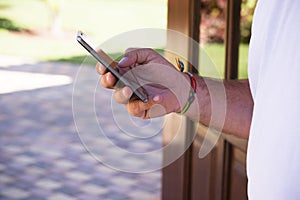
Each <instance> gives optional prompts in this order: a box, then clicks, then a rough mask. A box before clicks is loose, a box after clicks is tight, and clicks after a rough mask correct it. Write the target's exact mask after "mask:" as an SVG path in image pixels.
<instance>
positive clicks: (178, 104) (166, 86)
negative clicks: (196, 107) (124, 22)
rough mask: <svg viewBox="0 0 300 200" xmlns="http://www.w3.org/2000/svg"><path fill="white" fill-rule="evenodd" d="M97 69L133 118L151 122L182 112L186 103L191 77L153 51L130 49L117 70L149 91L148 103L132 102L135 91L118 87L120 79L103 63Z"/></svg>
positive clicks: (104, 82)
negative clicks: (154, 119) (150, 119)
mask: <svg viewBox="0 0 300 200" xmlns="http://www.w3.org/2000/svg"><path fill="white" fill-rule="evenodd" d="M96 67H97V72H98V73H99V74H101V75H102V77H101V84H102V86H103V87H106V88H111V89H112V88H113V89H115V92H114V94H113V98H114V100H115V101H116V102H118V103H122V104H125V105H126V108H127V110H128V112H129V113H130V114H131V115H133V116H136V117H140V118H144V119H147V118H153V117H159V116H163V115H165V114H168V113H171V112H180V111H181V109H182V107H183V106H184V104H185V102H186V99H187V96H188V93H189V89H190V80H189V77H188V76H187V75H185V74H184V73H182V72H179V71H178V70H177V69H176V68H175V67H174V66H173V65H172V64H171V63H169V62H168V61H167V60H166V59H164V58H163V57H162V56H161V55H159V54H158V53H157V52H155V51H154V50H152V49H127V50H126V52H125V55H124V57H123V59H122V60H121V61H120V62H119V63H118V66H117V67H118V70H119V72H120V73H121V75H123V76H125V77H126V78H129V79H131V80H134V81H136V82H138V83H139V84H140V85H141V86H142V87H143V88H144V89H145V90H146V91H147V93H148V95H149V96H148V98H149V101H148V102H147V103H143V102H142V101H140V100H131V99H130V97H131V96H132V94H133V91H132V90H131V89H130V88H129V87H126V86H125V87H123V88H117V87H115V85H116V84H117V80H116V78H115V77H114V76H113V75H112V74H111V73H110V72H107V71H106V69H105V67H104V66H102V65H101V64H100V63H98V64H97V66H96Z"/></svg>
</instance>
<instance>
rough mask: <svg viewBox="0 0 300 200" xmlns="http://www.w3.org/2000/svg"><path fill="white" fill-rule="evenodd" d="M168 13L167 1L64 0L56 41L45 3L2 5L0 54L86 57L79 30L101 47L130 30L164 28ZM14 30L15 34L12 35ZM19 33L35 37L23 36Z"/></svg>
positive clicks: (12, 0) (11, 0) (15, 0)
mask: <svg viewBox="0 0 300 200" xmlns="http://www.w3.org/2000/svg"><path fill="white" fill-rule="evenodd" d="M166 9H167V2H166V0H152V1H148V0H110V1H108V0H86V1H82V0H64V1H63V4H62V26H63V29H64V31H65V33H64V35H63V36H62V37H58V38H55V37H50V36H49V34H47V31H48V28H49V24H50V17H49V10H48V9H47V6H46V4H45V3H44V1H43V0H26V1H24V0H9V1H0V11H1V12H0V19H2V21H4V22H5V23H3V24H4V25H5V26H4V25H3V26H1V21H0V44H1V48H0V54H4V55H14V56H20V57H30V58H33V59H37V60H55V59H61V58H68V57H70V58H71V57H75V56H80V55H84V53H85V52H84V51H83V50H82V48H81V47H80V46H79V45H78V44H77V43H76V41H75V36H76V33H77V31H78V30H82V31H84V32H86V33H87V34H89V35H90V36H91V37H92V38H93V39H94V40H95V43H97V44H101V43H103V42H104V41H106V40H108V39H110V38H111V37H112V36H114V35H117V34H120V33H123V32H126V31H129V30H134V29H139V28H165V27H166V18H167V10H166ZM153 13H155V14H153ZM11 28H14V29H16V31H14V32H11ZM18 29H22V30H30V31H32V32H33V33H34V34H31V35H30V33H28V34H23V32H22V31H18ZM41 31H42V33H41ZM20 33H22V34H20ZM35 33H37V35H35Z"/></svg>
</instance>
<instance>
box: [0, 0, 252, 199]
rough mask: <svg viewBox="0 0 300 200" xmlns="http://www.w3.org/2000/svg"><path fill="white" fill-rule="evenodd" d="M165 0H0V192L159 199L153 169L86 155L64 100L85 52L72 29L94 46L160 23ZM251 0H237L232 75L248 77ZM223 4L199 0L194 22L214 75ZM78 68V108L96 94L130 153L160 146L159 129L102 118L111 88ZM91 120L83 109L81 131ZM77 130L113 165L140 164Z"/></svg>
mask: <svg viewBox="0 0 300 200" xmlns="http://www.w3.org/2000/svg"><path fill="white" fill-rule="evenodd" d="M167 3H168V2H167V0H85V1H82V0H0V199H19V200H26V199H31V200H32V199H35V200H38V199H49V200H54V199H55V200H56V199H60V200H69V199H106V200H109V199H112V200H119V199H122V200H125V199H128V200H131V199H133V200H134V199H139V200H143V199H145V200H152V199H157V198H159V196H160V194H161V170H160V169H158V170H154V171H152V172H149V173H148V172H147V173H141V174H134V173H127V172H124V171H120V170H116V169H114V168H112V167H110V166H106V165H105V163H104V164H103V163H101V162H98V161H97V160H95V159H94V158H93V157H92V156H91V155H90V154H89V152H88V151H87V150H86V149H85V148H84V146H83V145H82V141H81V140H80V138H79V137H78V134H77V131H78V130H76V127H75V124H74V118H73V117H74V116H73V112H72V111H73V108H74V105H72V98H73V97H74V93H73V91H74V90H73V89H74V88H73V84H74V81H75V80H76V73H77V71H78V70H79V69H80V67H81V64H82V62H83V61H84V60H85V58H86V55H87V53H86V51H85V50H84V49H83V48H82V47H81V46H80V45H78V43H77V42H76V34H77V31H78V30H82V31H84V32H85V33H86V34H88V35H89V36H90V37H91V38H92V39H93V41H94V43H95V44H98V45H100V44H102V43H103V42H105V41H107V40H109V39H110V38H112V37H113V36H115V35H118V34H121V33H124V32H126V31H132V30H135V29H143V28H158V29H166V27H167ZM255 3H256V1H255V0H243V4H242V13H241V15H242V19H241V27H242V29H241V45H240V55H239V63H240V65H239V67H240V68H239V78H246V77H247V54H248V42H249V38H250V34H251V31H250V30H251V22H252V13H253V10H254V7H255ZM225 6H226V1H225V0H202V4H201V18H202V21H201V26H200V27H199V28H200V29H201V31H200V32H201V38H200V41H201V43H200V44H201V46H202V47H203V49H204V51H205V52H206V53H207V55H208V56H209V57H210V58H211V59H212V61H213V62H214V63H215V65H216V66H217V68H218V70H219V71H220V73H221V76H222V74H223V73H224V57H225V45H224V35H225V32H224V31H225ZM161 48H163V47H161ZM108 53H110V54H114V53H121V52H108ZM200 57H201V55H200ZM85 64H86V63H84V66H85ZM83 68H84V69H85V70H86V71H81V74H82V80H81V81H82V82H80V84H78V85H82V86H83V87H81V88H79V89H77V91H76V92H77V93H76V94H78V95H79V96H80V98H82V99H80V101H79V102H80V105H77V106H79V108H78V110H80V111H85V110H88V109H90V107H91V106H90V104H89V103H87V102H88V100H89V98H88V97H90V95H91V93H93V92H94V91H95V92H94V93H93V94H92V96H93V98H95V99H97V101H96V102H97V105H95V107H97V108H96V109H95V110H96V111H95V112H96V114H97V116H96V117H98V118H99V120H100V122H101V128H102V129H103V130H105V132H106V133H107V136H108V137H109V139H110V140H111V141H112V142H113V143H114V144H115V146H117V147H120V148H122V149H126V150H128V151H130V152H139V153H140V152H149V151H150V152H152V151H154V150H155V149H159V148H161V146H162V141H161V140H162V137H161V134H162V133H161V131H160V132H158V133H157V134H156V135H155V137H151V138H149V139H147V140H144V139H140V138H139V137H129V135H126V134H124V133H122V130H120V128H119V127H118V126H116V124H114V123H113V116H111V112H112V111H111V110H112V109H111V105H110V103H111V91H108V90H105V89H103V88H101V87H98V88H97V90H95V83H97V81H98V79H99V77H98V76H97V75H96V73H95V69H94V68H93V65H92V66H90V65H89V66H88V67H83ZM207 75H209V74H207ZM92 100H94V99H92ZM92 103H95V102H92ZM105 105H108V106H105ZM72 106H73V107H72ZM97 111H98V112H97ZM120 113H121V112H120ZM120 113H118V115H121V114H120ZM92 114H94V113H92ZM126 114H127V113H126ZM121 117H124V116H121ZM125 117H127V118H128V116H127V115H126V116H125ZM92 118H95V116H94V115H92V116H91V115H83V116H82V118H81V120H82V122H83V123H84V124H83V125H84V126H86V127H88V128H89V131H90V132H97V131H98V129H97V128H98V127H93V125H91V123H90V122H91V119H92ZM122 119H123V118H122ZM144 124H145V123H144ZM126 125H127V124H126ZM140 125H143V123H140ZM146 125H147V124H146ZM161 126H162V125H161V124H159V123H158V127H152V129H153V130H151V129H150V128H149V127H147V128H143V129H142V128H139V130H144V131H148V132H149V131H150V132H151V131H156V130H157V129H159V130H161V129H162V128H161ZM85 137H86V138H87V140H88V141H89V142H91V145H92V146H93V145H94V146H97V147H99V148H100V150H101V151H100V152H103V153H104V155H106V156H107V157H108V158H111V157H113V158H115V161H116V163H118V162H119V161H120V160H121V161H124V162H125V164H126V165H128V166H141V167H143V165H145V163H144V162H142V161H141V160H138V159H128V160H126V159H127V158H126V157H124V155H123V154H118V153H117V152H111V151H113V150H111V149H109V146H107V144H106V143H104V142H103V140H102V138H94V137H89V135H88V134H85ZM102 150H103V151H102ZM110 150H111V151H110ZM118 159H119V160H118ZM161 160H162V155H161V154H159V155H158V154H157V155H155V158H154V159H153V160H151V161H152V162H153V163H155V162H161ZM154 161H155V162H154ZM147 167H148V166H147Z"/></svg>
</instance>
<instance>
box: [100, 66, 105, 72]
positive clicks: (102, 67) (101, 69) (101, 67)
mask: <svg viewBox="0 0 300 200" xmlns="http://www.w3.org/2000/svg"><path fill="white" fill-rule="evenodd" d="M104 71H105V67H104V66H102V65H100V66H99V72H100V74H103V73H104Z"/></svg>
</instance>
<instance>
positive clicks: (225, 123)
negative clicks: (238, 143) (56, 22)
mask: <svg viewBox="0 0 300 200" xmlns="http://www.w3.org/2000/svg"><path fill="white" fill-rule="evenodd" d="M252 111H253V100H252V96H251V92H250V88H249V83H248V80H240V81H236V80H234V81H220V80H214V79H210V78H202V77H197V98H196V100H195V102H194V103H193V105H192V106H191V108H190V109H189V110H188V112H187V113H186V116H188V117H189V118H191V119H193V120H197V121H199V122H200V123H202V124H204V125H206V126H209V125H210V126H213V127H215V128H217V129H221V130H222V131H223V132H226V133H229V134H233V135H236V136H238V137H242V138H248V136H249V130H250V125H251V119H252Z"/></svg>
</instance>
